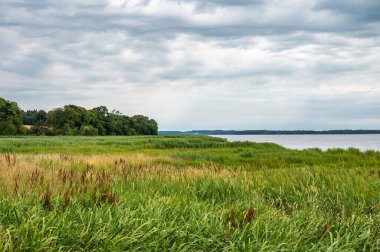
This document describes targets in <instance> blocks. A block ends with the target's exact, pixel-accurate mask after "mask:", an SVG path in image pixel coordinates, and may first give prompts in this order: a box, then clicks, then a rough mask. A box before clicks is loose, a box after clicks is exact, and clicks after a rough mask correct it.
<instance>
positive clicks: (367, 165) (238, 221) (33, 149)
mask: <svg viewBox="0 0 380 252" xmlns="http://www.w3.org/2000/svg"><path fill="white" fill-rule="evenodd" d="M125 250H135V251H152V250H153V251H169V250H170V251H321V250H322V251H380V153H379V152H375V151H367V152H360V151H358V150H356V149H349V150H341V149H335V150H329V151H325V152H323V151H321V150H319V149H309V150H304V151H296V150H288V149H285V148H282V147H281V146H278V145H275V144H258V143H247V142H244V143H242V142H237V143H228V142H226V141H225V140H223V139H219V138H211V137H201V136H157V137H19V138H17V137H13V138H0V251H125Z"/></svg>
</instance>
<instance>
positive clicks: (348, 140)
mask: <svg viewBox="0 0 380 252" xmlns="http://www.w3.org/2000/svg"><path fill="white" fill-rule="evenodd" d="M215 137H222V138H226V139H227V140H228V141H231V142H233V141H252V142H259V143H263V142H269V143H276V144H279V145H282V146H284V147H287V148H291V149H307V148H315V147H317V148H320V149H322V150H327V149H329V148H344V149H347V148H349V147H354V148H357V149H360V150H363V151H364V150H377V151H380V134H374V135H217V136H215Z"/></svg>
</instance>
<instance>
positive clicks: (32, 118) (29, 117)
mask: <svg viewBox="0 0 380 252" xmlns="http://www.w3.org/2000/svg"><path fill="white" fill-rule="evenodd" d="M46 114H47V113H46V112H45V111H44V110H38V111H37V110H27V111H26V112H24V113H23V115H22V119H23V123H24V124H25V125H37V124H42V123H44V122H45V121H46Z"/></svg>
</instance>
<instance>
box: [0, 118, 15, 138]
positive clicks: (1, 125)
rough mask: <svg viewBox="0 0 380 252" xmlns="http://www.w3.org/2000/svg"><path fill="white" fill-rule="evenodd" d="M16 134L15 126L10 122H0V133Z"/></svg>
mask: <svg viewBox="0 0 380 252" xmlns="http://www.w3.org/2000/svg"><path fill="white" fill-rule="evenodd" d="M16 134H17V127H16V125H14V124H13V123H12V122H9V121H6V122H0V135H7V136H13V135H16Z"/></svg>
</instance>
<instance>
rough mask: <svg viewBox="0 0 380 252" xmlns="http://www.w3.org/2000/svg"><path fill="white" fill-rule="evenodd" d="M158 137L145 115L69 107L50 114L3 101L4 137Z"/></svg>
mask: <svg viewBox="0 0 380 252" xmlns="http://www.w3.org/2000/svg"><path fill="white" fill-rule="evenodd" d="M23 124H24V125H29V126H31V127H30V128H29V130H28V133H29V134H33V135H65V136H73V135H83V136H97V135H101V136H104V135H120V136H126V135H129V136H130V135H157V134H158V126H157V122H156V121H155V120H153V119H149V118H148V117H146V116H143V115H135V116H133V117H129V116H126V115H123V114H121V113H120V112H118V111H116V110H114V111H112V112H109V111H108V109H107V108H106V107H105V106H100V107H96V108H93V109H91V110H87V109H85V108H83V107H80V106H76V105H66V106H64V107H63V108H56V109H53V110H51V111H49V112H48V113H46V112H45V111H44V110H39V111H37V110H28V111H26V112H23V111H21V109H20V108H19V107H18V106H17V103H15V102H10V101H6V100H4V99H1V98H0V135H23V134H26V133H27V132H26V131H27V130H26V128H25V127H24V126H23Z"/></svg>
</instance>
